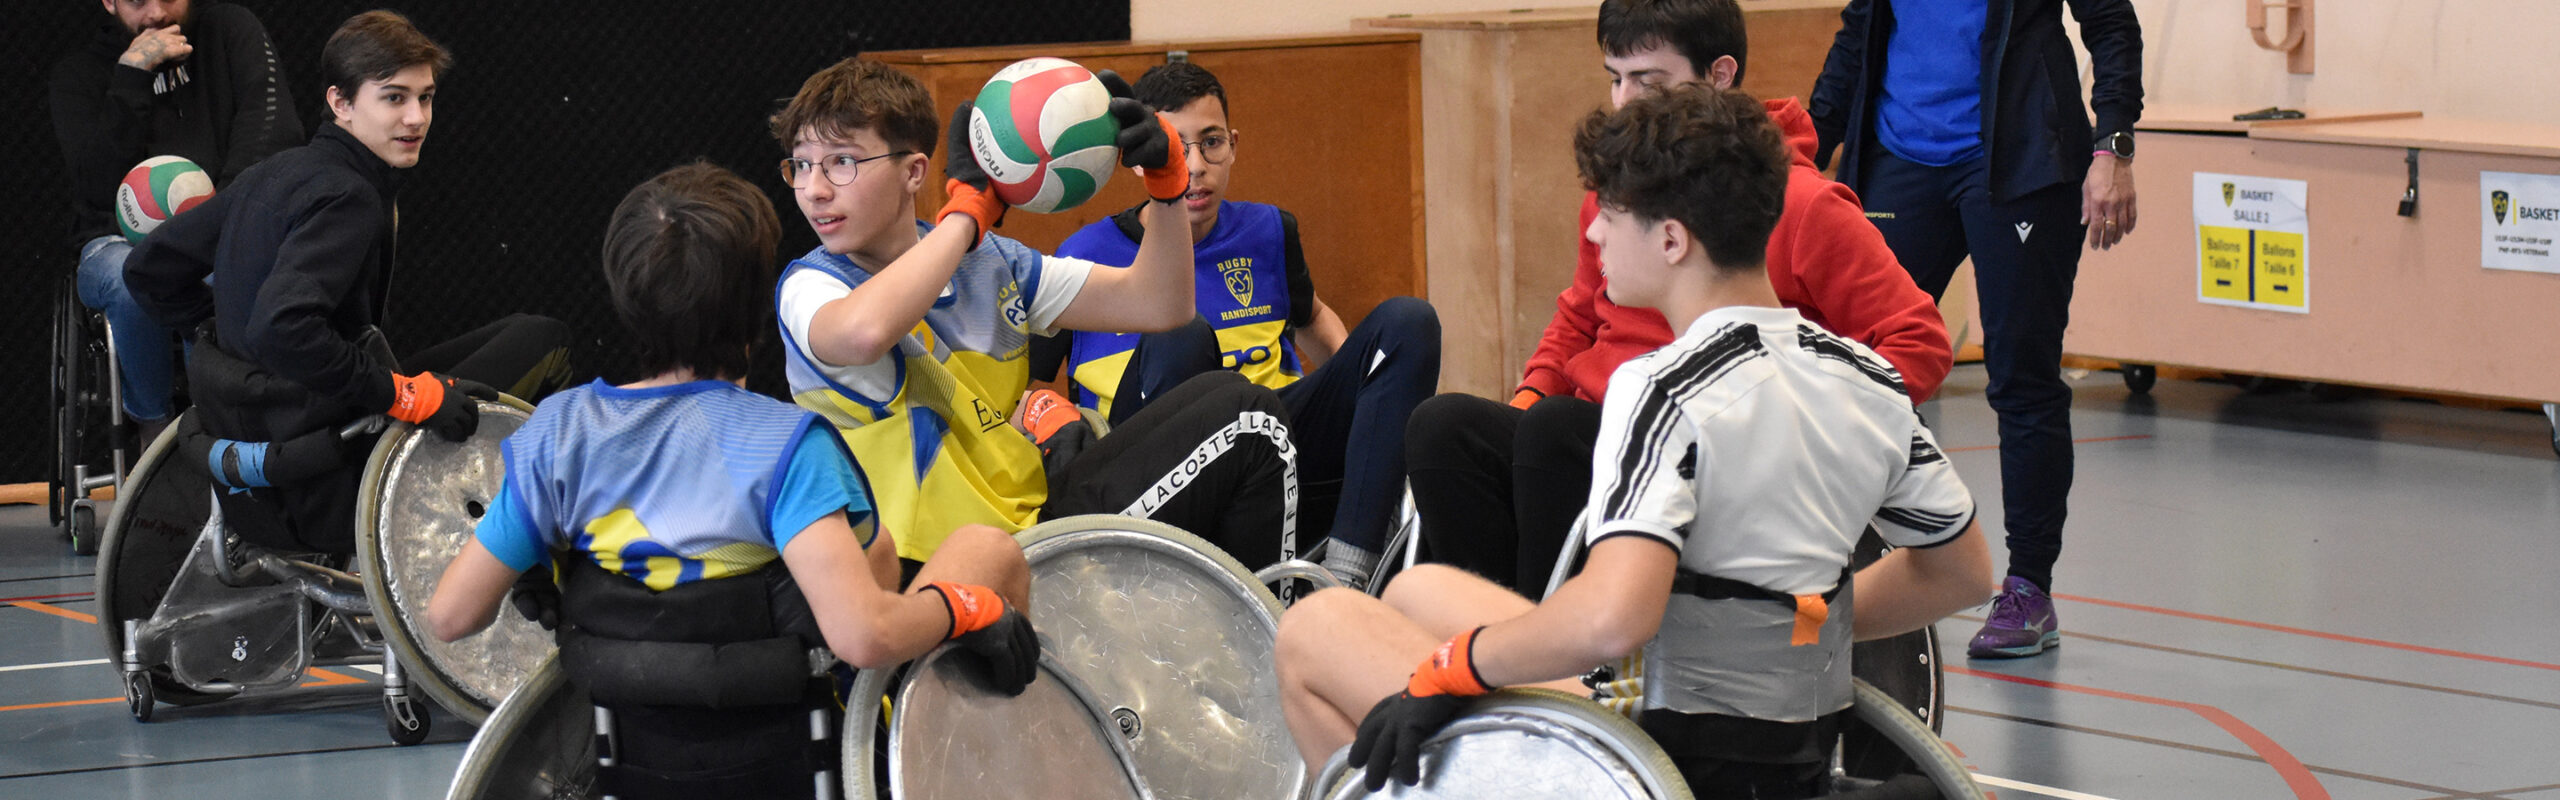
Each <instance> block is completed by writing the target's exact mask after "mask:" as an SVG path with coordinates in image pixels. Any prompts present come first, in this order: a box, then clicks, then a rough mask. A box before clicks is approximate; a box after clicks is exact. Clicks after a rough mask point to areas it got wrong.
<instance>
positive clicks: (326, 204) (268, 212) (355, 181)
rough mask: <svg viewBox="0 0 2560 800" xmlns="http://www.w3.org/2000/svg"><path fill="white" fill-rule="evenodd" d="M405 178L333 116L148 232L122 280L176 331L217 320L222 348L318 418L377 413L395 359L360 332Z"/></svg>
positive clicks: (386, 259) (386, 278) (387, 275)
mask: <svg viewBox="0 0 2560 800" xmlns="http://www.w3.org/2000/svg"><path fill="white" fill-rule="evenodd" d="M398 178H399V175H398V170H395V169H393V168H392V167H391V165H390V164H387V163H384V162H383V160H382V159H381V158H380V157H378V156H375V155H374V154H373V151H371V150H368V149H365V146H364V144H363V143H362V142H359V141H356V138H355V137H354V136H352V135H350V134H348V133H347V132H346V131H345V130H344V129H341V128H339V127H338V126H337V125H336V124H333V123H324V124H322V125H321V126H320V132H319V134H318V135H315V136H312V137H311V143H310V144H307V145H304V146H302V147H296V148H293V149H291V150H286V151H284V152H282V153H277V154H276V155H275V157H274V158H270V159H267V160H266V161H264V162H260V163H259V164H258V165H257V166H254V167H250V168H249V170H248V171H247V172H243V173H241V174H240V178H239V179H238V180H236V181H233V182H232V184H231V188H229V189H225V190H223V191H222V192H220V193H218V194H215V195H214V196H213V198H212V199H210V200H206V201H205V203H204V205H201V206H197V207H196V209H195V210H194V211H191V212H188V213H186V214H182V215H179V216H176V217H172V218H170V220H169V221H168V222H166V223H163V224H161V226H160V228H159V229H158V230H155V231H152V232H151V236H150V237H149V238H146V239H144V240H142V244H141V245H139V246H136V247H135V248H134V250H133V255H131V256H128V257H126V259H125V284H126V286H128V287H130V288H131V289H132V291H133V297H134V300H136V301H138V302H140V303H141V304H142V307H143V308H144V310H146V311H148V312H149V313H150V314H151V315H152V317H153V318H155V319H158V320H159V321H160V322H161V324H164V325H167V326H169V328H170V329H171V330H178V331H192V330H194V329H195V327H196V325H197V324H199V323H201V322H203V321H204V320H205V319H206V318H207V317H210V318H212V319H213V320H214V326H215V331H216V334H217V338H218V339H219V341H220V342H221V347H222V349H223V350H225V351H227V352H229V353H230V354H232V355H234V356H238V357H240V358H241V359H244V360H247V361H248V362H249V363H251V364H254V365H256V366H257V367H259V368H262V369H264V370H266V371H268V372H271V373H274V374H275V375H277V376H280V377H282V378H285V379H286V380H290V381H292V382H294V383H297V384H300V385H301V386H302V387H303V388H305V389H307V390H309V391H310V392H311V394H312V395H313V398H312V402H314V403H316V404H318V405H319V406H320V407H321V408H320V409H315V411H317V412H318V413H319V416H320V417H321V418H328V419H336V420H339V421H343V420H345V419H352V418H353V417H355V416H357V415H361V414H378V413H381V412H382V411H383V410H384V409H387V408H390V407H391V370H390V365H387V364H384V363H381V362H380V361H378V360H376V359H375V358H374V357H373V356H372V355H370V354H368V353H366V352H365V351H364V349H363V348H361V347H359V346H358V345H357V344H356V342H357V341H358V340H359V339H360V338H361V337H362V336H363V335H364V331H365V329H366V328H367V327H369V326H371V325H373V324H374V323H375V321H376V320H378V319H380V318H381V313H382V303H383V299H384V296H385V291H386V290H387V289H388V287H389V286H390V282H391V256H392V240H391V236H392V231H391V210H392V200H393V198H394V197H395V196H396V195H397V193H398V191H399V185H398ZM206 275H212V276H214V280H213V286H211V287H207V286H205V284H204V278H205V276H206ZM290 433H291V432H279V433H278V434H277V435H290Z"/></svg>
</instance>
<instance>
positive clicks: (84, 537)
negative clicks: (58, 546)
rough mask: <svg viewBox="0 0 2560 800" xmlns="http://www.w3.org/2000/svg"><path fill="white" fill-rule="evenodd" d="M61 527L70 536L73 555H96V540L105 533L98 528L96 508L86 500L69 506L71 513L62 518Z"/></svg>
mask: <svg viewBox="0 0 2560 800" xmlns="http://www.w3.org/2000/svg"><path fill="white" fill-rule="evenodd" d="M62 528H63V531H64V532H65V533H68V534H70V536H71V552H72V554H74V555H83V556H94V555H97V554H98V540H99V539H101V538H104V537H105V535H106V531H103V530H100V529H99V525H98V509H97V508H96V507H94V506H91V505H89V504H88V503H86V502H83V503H80V504H78V505H74V506H72V507H71V515H70V516H69V517H68V518H66V519H64V520H63V526H62Z"/></svg>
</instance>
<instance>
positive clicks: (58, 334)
mask: <svg viewBox="0 0 2560 800" xmlns="http://www.w3.org/2000/svg"><path fill="white" fill-rule="evenodd" d="M101 327H102V326H100V325H99V324H98V323H96V322H95V321H93V320H92V313H91V312H90V311H89V309H88V307H86V306H83V305H81V304H80V300H79V298H78V297H77V296H76V295H75V294H74V293H73V290H72V289H71V282H70V281H67V280H66V281H64V282H63V284H62V289H61V291H60V292H59V297H58V299H57V301H56V303H55V305H54V312H53V352H52V361H53V365H52V370H51V375H52V379H51V384H52V391H51V393H50V394H49V395H48V399H49V400H50V401H51V406H52V412H53V419H52V427H53V434H54V457H53V462H52V464H50V465H49V466H48V469H47V472H48V474H47V478H46V482H45V489H46V493H45V498H46V502H45V507H46V511H47V518H48V519H49V520H50V521H51V522H52V523H53V525H54V527H55V530H56V531H58V532H60V533H61V534H62V535H63V537H64V538H66V539H69V540H70V541H71V543H72V545H73V547H74V548H75V550H78V551H79V552H80V554H82V555H91V554H94V553H96V552H97V544H98V542H97V539H96V534H97V528H96V524H95V523H96V521H97V520H96V516H95V513H96V512H95V511H94V510H93V511H91V512H90V513H91V516H90V517H88V519H87V520H86V522H88V523H89V524H90V527H89V529H88V530H86V531H83V530H81V529H80V528H79V525H80V524H81V523H82V522H83V520H82V518H81V516H80V514H79V510H80V509H81V508H83V507H86V506H88V505H89V504H88V503H85V502H82V501H85V500H87V499H88V497H89V493H88V491H87V490H86V488H85V487H83V486H82V485H81V483H82V481H81V478H82V477H83V474H84V473H90V472H94V473H96V474H98V475H100V476H105V475H107V474H109V473H110V472H111V471H112V469H113V466H112V464H113V461H112V459H111V458H110V456H112V453H111V452H110V448H111V447H112V442H113V441H114V440H115V436H116V433H117V431H116V426H117V421H118V420H119V419H121V416H120V415H119V412H118V410H117V409H116V408H114V407H113V405H112V400H111V398H110V396H109V395H110V394H111V393H110V392H109V391H108V389H107V382H108V380H109V376H108V374H107V370H111V369H114V368H115V365H114V364H113V363H112V361H111V359H109V358H108V357H107V352H106V343H105V340H104V338H103V336H102V331H100V330H99V328H101Z"/></svg>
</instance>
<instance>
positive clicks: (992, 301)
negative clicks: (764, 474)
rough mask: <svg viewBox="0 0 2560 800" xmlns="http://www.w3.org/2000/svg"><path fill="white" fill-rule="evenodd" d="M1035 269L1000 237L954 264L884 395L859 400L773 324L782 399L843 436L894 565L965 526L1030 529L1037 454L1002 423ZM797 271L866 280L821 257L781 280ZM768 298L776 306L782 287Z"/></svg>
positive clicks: (905, 343)
mask: <svg viewBox="0 0 2560 800" xmlns="http://www.w3.org/2000/svg"><path fill="white" fill-rule="evenodd" d="M918 225H919V226H920V227H923V228H925V229H926V230H930V229H931V226H930V225H926V224H924V223H918ZM1039 269H1040V254H1039V253H1037V252H1035V251H1033V250H1032V249H1031V248H1029V247H1026V246H1024V245H1023V244H1022V243H1020V242H1016V241H1013V240H1011V239H1007V238H1004V237H1001V236H989V237H987V239H986V241H985V242H984V243H981V244H980V245H979V246H978V247H977V249H974V250H971V251H969V253H968V254H967V255H965V256H962V257H961V259H960V267H959V268H958V269H957V270H956V271H954V272H953V274H952V278H951V290H950V291H949V292H948V293H947V294H946V295H945V296H944V297H943V298H942V300H940V301H937V302H936V303H935V304H934V306H933V308H932V309H930V310H928V311H926V312H925V315H924V320H923V321H922V322H919V323H917V324H916V327H915V329H914V330H913V331H911V332H909V333H908V334H907V336H906V337H905V338H903V339H901V340H899V342H898V345H897V348H896V352H895V354H894V355H892V356H889V357H892V358H895V359H897V361H896V364H897V368H898V388H897V392H896V394H895V395H893V396H890V397H867V396H864V395H863V394H862V393H861V392H859V391H856V390H854V389H851V388H848V387H846V386H844V385H842V384H840V383H837V382H836V381H834V380H832V379H830V378H828V377H827V374H826V370H825V368H824V367H822V366H821V365H819V364H817V363H815V362H814V361H812V360H811V359H810V358H809V356H808V354H807V350H806V349H805V348H803V347H802V346H801V343H800V342H798V341H796V340H795V339H794V337H793V336H792V335H791V329H790V327H789V326H787V325H786V326H782V341H783V348H782V351H783V353H784V355H783V362H784V368H785V371H786V372H787V374H788V375H789V378H790V381H791V399H792V400H793V401H795V402H797V403H799V404H800V405H801V407H803V408H807V409H809V410H811V411H816V412H818V413H819V414H820V415H822V416H824V417H826V418H827V420H828V421H829V422H832V423H834V424H835V426H836V428H837V429H838V430H840V431H842V432H843V433H844V440H845V444H846V445H847V446H849V447H851V448H852V449H853V457H854V461H855V462H856V463H858V464H860V465H861V467H862V470H863V472H864V474H865V475H867V476H868V477H869V479H870V482H871V490H872V493H873V494H872V505H873V507H874V508H876V509H878V513H879V515H880V523H881V525H882V527H883V529H885V530H887V531H889V532H890V534H891V535H894V536H896V537H897V542H898V555H899V556H901V557H904V558H909V559H913V560H916V561H923V560H925V559H927V558H929V557H931V556H932V555H933V552H934V551H935V550H936V549H939V548H940V547H941V546H942V540H943V539H945V538H948V537H949V536H950V535H951V531H952V529H954V528H957V527H959V526H961V525H964V524H969V523H982V524H986V525H993V526H995V527H997V528H999V529H1002V530H1004V531H1006V532H1008V533H1011V532H1015V531H1020V530H1022V529H1024V528H1027V527H1030V526H1031V525H1032V524H1033V523H1035V522H1038V521H1039V519H1038V517H1039V511H1040V505H1041V503H1044V502H1046V501H1047V500H1048V499H1049V479H1048V475H1047V474H1046V473H1045V472H1044V471H1043V470H1042V469H1041V466H1040V450H1039V448H1038V447H1036V446H1034V445H1033V444H1032V443H1031V440H1030V439H1027V438H1025V437H1024V436H1023V435H1022V433H1021V431H1019V430H1018V429H1016V428H1014V427H1013V426H1012V425H1011V424H1009V423H1008V422H1007V419H1008V418H1009V417H1011V416H1012V415H1013V407H1014V406H1015V405H1016V404H1017V403H1019V402H1021V399H1022V392H1023V389H1024V388H1025V387H1026V386H1027V385H1028V384H1029V382H1030V378H1031V367H1030V364H1029V362H1028V361H1027V359H1028V357H1029V343H1030V333H1029V327H1028V326H1029V322H1030V319H1029V312H1028V310H1027V309H1028V308H1029V307H1030V305H1029V303H1030V299H1029V297H1028V295H1027V293H1026V290H1027V288H1028V287H1032V286H1036V285H1037V284H1038V282H1039ZM804 270H815V271H818V272H822V273H824V274H826V275H828V276H830V277H833V278H835V279H836V280H838V281H841V282H843V283H844V285H845V286H847V287H858V286H861V285H862V283H863V281H865V280H868V279H870V277H871V273H869V272H867V271H865V270H863V269H862V268H860V267H858V266H855V265H854V263H853V261H852V260H851V259H848V258H846V257H844V256H841V255H837V254H834V253H829V252H827V251H826V250H825V249H824V248H820V249H817V250H812V251H810V252H809V254H808V255H806V256H802V257H800V258H799V259H798V260H796V261H793V262H791V266H789V267H788V268H785V269H784V270H783V273H782V279H783V280H785V281H787V280H789V279H790V277H791V276H792V275H793V274H796V273H798V272H801V271H804ZM775 291H776V299H777V302H778V301H779V296H780V283H777V284H776V286H775Z"/></svg>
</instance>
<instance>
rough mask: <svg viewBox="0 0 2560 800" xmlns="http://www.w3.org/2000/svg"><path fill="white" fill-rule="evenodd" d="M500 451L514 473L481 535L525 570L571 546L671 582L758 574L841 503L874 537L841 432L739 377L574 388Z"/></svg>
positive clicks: (867, 539) (656, 581)
mask: <svg viewBox="0 0 2560 800" xmlns="http://www.w3.org/2000/svg"><path fill="white" fill-rule="evenodd" d="M501 451H502V452H503V453H504V455H505V458H506V477H505V479H504V481H503V485H502V486H501V487H500V489H499V491H498V495H497V497H496V498H494V499H493V500H492V501H491V503H490V507H489V509H488V511H487V512H486V513H485V514H483V515H482V516H481V518H480V522H479V527H478V529H477V530H476V531H475V532H474V534H473V535H474V536H476V537H477V538H478V539H479V541H480V543H481V546H483V547H485V548H487V549H488V550H489V552H490V554H491V555H494V556H497V558H498V560H499V561H501V562H503V563H505V564H506V565H507V566H508V567H511V568H514V569H517V570H526V569H531V568H533V567H535V566H539V565H542V564H545V563H549V560H550V559H551V557H552V554H553V553H554V552H555V551H557V552H570V553H576V554H580V555H584V556H586V557H588V558H591V559H593V560H594V561H595V562H596V564H597V565H598V566H601V567H603V568H604V569H605V570H606V571H609V572H617V573H621V574H624V575H628V576H631V577H632V578H633V579H636V580H639V581H640V582H642V583H644V584H647V585H648V586H649V587H650V588H652V589H658V590H661V591H663V590H666V589H668V588H671V587H674V586H676V585H678V584H682V583H687V582H691V581H697V580H714V579H719V578H726V577H731V576H736V575H743V574H746V573H749V572H753V571H755V570H756V569H757V568H760V567H763V566H764V565H766V564H769V563H771V562H772V561H773V560H774V559H775V558H776V557H778V556H779V555H780V554H781V551H782V549H783V548H784V547H786V546H788V545H789V544H790V543H791V540H792V538H793V537H794V536H797V535H798V534H799V533H800V532H801V531H802V530H803V529H805V528H807V527H808V526H809V525H811V524H813V523H815V522H817V521H818V520H820V519H823V518H825V517H826V516H827V515H829V514H833V513H836V512H838V511H842V512H844V513H845V514H846V517H847V521H849V522H851V523H852V524H853V527H854V531H855V534H856V535H857V536H858V537H859V538H860V539H861V540H862V542H863V544H864V545H865V546H869V544H870V543H871V540H872V538H873V537H874V536H876V535H877V533H876V531H877V530H878V528H877V526H876V525H875V524H874V520H873V517H872V514H871V499H870V492H869V488H868V487H867V486H866V485H865V483H864V479H863V476H862V473H861V472H860V471H859V470H858V469H857V468H856V467H855V466H854V464H853V461H852V458H851V456H850V454H849V453H847V452H846V450H845V445H844V443H843V442H842V441H841V440H840V439H838V438H837V437H836V434H835V431H834V430H833V429H831V428H829V427H828V426H827V425H826V423H825V421H824V420H822V419H819V417H818V415H816V414H812V413H810V412H808V411H805V410H802V409H800V408H796V407H793V406H791V405H788V404H785V403H782V402H779V401H776V400H774V399H772V398H769V397H765V396H763V395H759V394H755V393H753V392H749V391H747V390H745V389H742V388H739V387H738V386H737V385H736V384H732V383H726V382H722V381H694V382H692V383H683V384H676V385H672V386H655V387H646V388H619V387H614V386H609V385H606V384H605V383H603V382H601V381H598V382H596V383H593V384H589V385H587V386H581V387H577V388H573V389H569V390H567V391H563V392H561V393H559V394H556V395H553V396H551V397H550V398H548V399H546V400H544V401H542V405H541V406H540V407H538V408H536V409H535V410H534V412H533V417H532V418H531V419H528V420H526V421H525V424H524V427H522V428H519V429H517V431H516V432H515V433H514V434H513V435H510V436H508V437H507V440H506V442H505V443H504V444H503V445H502V446H501Z"/></svg>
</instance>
